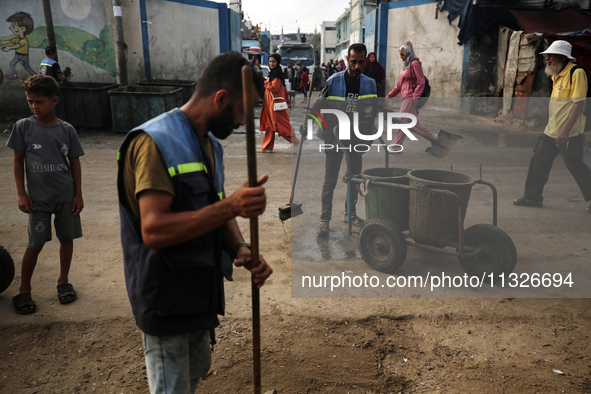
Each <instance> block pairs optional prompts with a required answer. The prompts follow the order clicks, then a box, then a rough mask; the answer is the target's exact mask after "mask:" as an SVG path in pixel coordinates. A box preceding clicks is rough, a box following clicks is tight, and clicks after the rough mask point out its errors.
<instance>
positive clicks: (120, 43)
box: [44, 0, 127, 86]
mask: <svg viewBox="0 0 591 394" xmlns="http://www.w3.org/2000/svg"><path fill="white" fill-rule="evenodd" d="M44 1H49V0H44ZM113 16H114V17H115V57H116V64H117V82H118V83H119V85H121V86H127V45H126V44H125V40H124V39H123V17H122V11H121V0H113Z"/></svg>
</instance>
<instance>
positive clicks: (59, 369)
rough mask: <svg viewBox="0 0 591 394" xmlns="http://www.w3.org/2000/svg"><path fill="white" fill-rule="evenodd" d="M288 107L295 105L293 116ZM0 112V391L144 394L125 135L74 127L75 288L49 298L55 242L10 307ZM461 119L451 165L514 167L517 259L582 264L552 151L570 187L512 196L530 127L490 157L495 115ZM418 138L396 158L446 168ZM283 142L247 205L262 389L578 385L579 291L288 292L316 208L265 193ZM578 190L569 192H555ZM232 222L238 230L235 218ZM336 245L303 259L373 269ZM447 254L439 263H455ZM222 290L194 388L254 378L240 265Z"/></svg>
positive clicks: (235, 146) (7, 187) (526, 263)
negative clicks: (223, 310) (538, 203)
mask: <svg viewBox="0 0 591 394" xmlns="http://www.w3.org/2000/svg"><path fill="white" fill-rule="evenodd" d="M298 111H299V110H298ZM298 111H295V110H294V111H293V112H292V113H293V114H294V118H297V116H298V115H296V112H298ZM427 120H428V121H426V122H425V124H427V125H428V126H429V124H432V125H436V124H437V120H436V119H429V118H427ZM0 121H1V122H2V123H1V124H0V131H2V130H4V131H3V133H2V134H0V143H1V146H3V148H2V149H0V192H1V195H2V197H3V198H2V200H1V201H0V216H1V218H2V222H1V223H0V244H2V245H3V246H4V247H5V248H6V249H7V250H8V251H9V253H10V254H11V255H12V257H13V259H14V261H15V265H16V270H17V274H16V277H15V280H14V282H13V283H12V285H11V286H10V287H9V288H8V289H7V290H6V291H5V292H4V293H2V294H0V392H2V393H78V392H82V393H86V392H93V391H94V392H100V393H145V392H147V391H148V389H147V380H146V376H145V366H144V361H143V351H142V344H141V337H140V332H139V330H138V329H137V327H136V326H135V323H134V321H133V317H132V316H131V310H130V307H129V302H128V300H127V295H126V292H125V284H124V278H123V268H122V253H121V247H120V240H119V218H118V209H117V196H116V187H115V174H116V161H115V158H116V151H117V148H118V145H119V143H120V141H121V138H122V135H120V134H113V133H111V132H108V131H91V130H80V132H79V133H80V138H81V142H82V145H83V147H84V149H85V152H86V155H85V156H83V158H82V160H81V161H82V171H83V195H84V201H85V209H84V211H83V212H82V223H83V231H84V237H83V238H82V239H80V240H78V241H76V242H75V244H74V260H73V265H72V272H71V276H70V281H71V282H72V283H73V284H74V286H75V288H76V290H77V291H78V300H77V301H76V302H74V303H72V304H69V305H60V304H59V302H58V300H57V294H56V289H55V286H56V279H57V274H58V260H57V258H58V242H57V241H56V240H54V241H52V242H50V243H48V244H47V245H46V246H45V249H44V250H43V252H42V253H41V255H40V258H39V262H38V266H37V269H36V271H35V275H34V278H33V297H34V299H35V301H36V303H37V308H38V309H37V312H36V313H35V314H33V315H25V316H21V315H16V314H15V313H14V311H13V308H12V302H11V298H12V296H13V295H15V294H16V293H17V292H18V285H19V282H20V280H19V278H20V272H19V271H20V260H21V258H22V254H23V252H24V248H25V245H26V240H27V230H26V216H25V215H24V214H22V213H20V212H19V211H18V208H17V204H16V202H17V198H16V192H15V187H14V180H13V177H12V169H11V166H12V152H11V151H10V149H8V148H6V147H4V145H5V143H6V140H7V138H8V135H9V132H10V128H11V124H12V122H13V121H14V118H13V117H11V116H9V117H5V118H4V119H0ZM468 123H469V124H470V127H471V128H472V130H474V131H475V133H477V132H479V131H481V132H482V133H481V134H470V133H468V132H466V135H465V141H464V142H463V143H464V144H465V147H466V148H468V147H473V149H472V150H471V151H469V152H468V151H466V152H465V153H461V152H458V153H457V155H458V156H457V162H455V163H456V164H454V168H456V166H459V167H460V168H463V169H464V170H466V171H467V170H469V171H472V172H477V171H478V170H477V169H474V168H473V167H475V166H476V163H479V162H482V161H484V162H485V163H489V165H490V167H491V168H493V169H492V170H491V171H490V173H491V174H492V177H493V179H495V182H496V180H499V181H501V180H502V179H503V176H504V175H507V174H509V173H511V174H512V175H511V177H510V180H511V181H510V182H509V181H508V182H507V184H503V185H500V187H499V192H500V194H501V200H500V201H502V202H499V212H500V213H499V215H500V218H499V220H500V223H502V226H501V227H503V228H504V229H505V230H506V231H507V232H508V233H509V235H510V236H511V237H512V239H513V241H514V242H515V244H516V246H517V249H518V252H519V259H520V260H519V262H518V268H517V269H516V271H519V270H520V269H525V268H520V267H532V266H535V265H536V264H538V263H540V264H544V263H550V262H552V264H554V265H555V266H556V267H557V269H558V268H559V267H560V266H561V265H562V264H564V263H567V262H571V261H572V262H574V263H576V264H578V265H585V264H588V262H589V261H591V258H590V257H591V256H590V252H589V246H590V245H589V233H590V232H591V227H590V225H589V219H591V218H590V217H589V215H588V214H585V213H584V207H585V205H584V202H581V201H580V200H581V199H580V195H579V194H580V193H579V192H578V189H577V188H576V185H574V181H572V178H570V179H569V178H568V177H570V175H568V172H566V169H565V168H564V164H563V163H561V162H559V161H560V160H557V162H556V169H555V171H556V173H555V174H556V175H553V178H552V180H551V181H552V182H555V184H557V183H559V182H561V181H562V179H564V183H565V185H566V186H564V188H566V189H567V190H566V191H565V190H562V193H560V192H561V191H560V190H558V191H555V192H549V198H552V197H554V196H555V198H554V201H555V202H554V203H552V202H549V205H548V208H544V209H545V211H543V213H542V214H539V213H538V212H533V211H531V210H527V209H525V210H524V209H521V210H518V209H513V208H512V207H511V205H510V202H508V201H509V198H513V197H517V196H518V195H519V193H520V192H521V191H522V187H523V179H524V176H525V171H526V169H527V161H528V159H529V156H530V155H531V141H534V143H535V136H534V135H529V136H526V138H525V140H526V141H525V142H524V143H523V145H521V144H519V143H515V144H513V143H510V144H509V148H508V149H507V153H505V155H506V156H503V157H502V158H499V157H495V156H494V155H495V154H497V155H498V146H499V143H498V141H497V137H494V138H493V137H491V136H490V133H489V134H487V133H486V132H485V131H486V130H490V129H491V128H494V127H495V124H494V122H493V121H491V120H490V119H481V118H475V117H474V118H470V119H469V121H468ZM503 127H505V128H506V127H507V125H503ZM515 133H516V134H518V133H523V132H522V131H516V132H515ZM516 134H515V135H516ZM510 136H513V134H511V135H510ZM493 139H494V140H495V141H494V142H492V143H488V142H486V141H488V140H491V141H492V140H493ZM506 141H512V138H507V140H506ZM257 142H258V143H259V144H260V142H261V136H260V135H259V136H258V137H257ZM224 146H225V149H226V173H227V182H226V191H227V192H228V193H231V192H232V191H233V190H234V189H235V188H236V187H237V186H238V185H240V184H241V183H243V182H244V181H246V158H245V150H244V134H236V135H233V136H231V137H230V138H229V139H228V140H226V141H224ZM426 146H427V145H425V142H424V141H423V142H422V143H421V145H417V147H416V148H413V149H409V152H405V153H404V154H405V155H406V156H404V157H405V158H408V164H409V165H413V166H417V167H420V166H423V167H429V166H440V168H448V169H449V163H445V164H444V163H437V162H436V161H434V160H435V159H433V158H431V157H428V155H426V154H423V153H422V150H424V148H425V147H426ZM505 146H507V144H506V143H505ZM289 152H290V149H289V146H288V145H287V144H285V143H284V142H278V144H277V147H276V152H274V153H273V154H265V155H263V154H259V155H258V156H259V157H258V166H259V169H258V171H259V174H262V173H269V174H270V175H271V178H270V181H269V183H268V185H267V191H268V209H267V211H266V212H265V214H264V215H263V216H262V217H261V218H260V233H261V252H262V253H263V255H264V256H265V258H266V260H267V261H269V263H270V264H272V266H273V268H274V274H273V276H272V278H271V279H270V280H269V281H268V283H267V284H266V285H265V286H264V288H263V289H262V290H261V315H262V318H261V326H262V331H261V347H262V386H263V392H265V391H266V390H269V389H272V388H275V389H277V390H278V392H279V393H399V392H402V393H450V392H457V393H464V392H476V393H489V392H504V393H526V392H527V393H546V392H569V393H585V392H591V374H590V372H591V371H590V369H591V345H590V343H591V341H590V335H591V308H590V306H591V303H590V302H589V299H588V298H570V299H569V298H535V299H534V298H515V297H512V296H511V297H509V296H500V297H497V298H478V297H457V298H424V297H421V298H416V297H415V298H413V297H407V298H396V297H383V296H375V295H374V296H370V297H368V298H364V297H363V296H361V297H359V296H352V297H350V298H304V297H299V298H296V297H293V296H292V290H293V286H294V283H292V275H293V273H292V266H291V265H292V258H291V254H290V251H291V248H292V243H291V234H292V228H291V226H292V225H293V226H298V231H299V232H300V233H301V232H302V231H304V230H305V229H307V231H308V233H309V234H315V232H314V226H315V225H316V223H317V214H318V212H319V211H318V210H317V208H316V207H308V206H306V205H304V209H305V211H306V213H305V215H303V216H302V217H303V220H300V221H294V222H293V223H292V221H287V222H285V223H281V221H280V220H279V219H278V214H277V208H276V207H278V206H280V205H283V204H285V203H286V202H287V201H288V200H289V194H290V179H291V159H292V155H290V153H289ZM495 152H496V153H495ZM476 156H477V158H476ZM586 161H587V162H589V156H587V158H586ZM308 162H309V163H311V162H312V160H310V161H308ZM471 164H474V165H471ZM462 166H463V167H462ZM507 167H512V168H513V170H511V171H509V170H507ZM309 171H311V174H312V175H313V176H307V177H306V179H307V182H312V181H313V180H315V181H316V182H317V183H319V182H320V179H321V177H322V174H323V167H321V166H320V167H319V166H316V168H315V169H311V170H309ZM553 174H554V173H553ZM507 176H508V175H507ZM339 187H342V186H339ZM561 187H563V186H561ZM339 190H341V189H339ZM341 191H342V190H341ZM341 194H343V193H341ZM576 195H579V199H578V200H577V199H572V198H571V199H570V201H567V200H566V199H568V198H570V197H571V196H576ZM486 198H488V197H486ZM486 198H485V197H482V198H480V197H475V204H476V205H475V207H476V208H475V209H474V211H475V216H476V217H477V218H480V216H483V217H484V216H486V215H488V212H489V211H488V210H489V209H490V204H485V202H484V200H486ZM335 207H336V203H335ZM481 211H482V212H481ZM536 215H538V216H536ZM539 215H542V216H539ZM543 215H547V216H543ZM467 220H468V219H467ZM333 222H334V230H335V231H336V233H337V234H340V235H338V236H337V238H334V239H333V238H330V239H329V241H334V242H333V243H334V244H336V245H337V246H336V247H335V246H334V244H333V245H332V246H331V247H334V248H335V249H336V250H337V252H336V254H339V253H341V254H342V250H340V249H339V246H338V245H340V242H345V241H343V239H348V240H349V241H347V242H349V243H351V242H352V241H351V239H355V237H356V236H354V235H353V236H350V237H349V236H346V235H342V234H344V229H345V227H344V224H342V223H341V224H337V221H336V220H335V221H333ZM333 222H331V226H333ZM294 223H295V224H294ZM239 224H240V226H241V227H242V229H243V232H244V233H245V234H246V235H248V222H247V221H245V220H240V221H239ZM294 230H295V227H294ZM561 231H564V232H563V233H560V232H561ZM309 237H312V235H309ZM331 237H332V236H331ZM536 237H538V238H536ZM341 238H342V239H341ZM353 243H354V242H353ZM310 249H311V250H313V251H315V252H310V253H312V254H314V253H316V252H317V253H318V254H320V253H321V252H322V246H321V245H320V244H318V245H317V244H316V243H314V244H313V245H312V246H310ZM557 250H558V251H559V252H564V253H559V252H558V251H557ZM301 254H302V253H301ZM303 255H305V253H303ZM333 259H334V260H335V261H334V262H333V261H327V260H326V259H325V260H322V259H314V258H312V259H309V260H310V261H312V262H313V263H314V264H315V266H316V267H327V268H328V267H333V268H334V267H339V268H340V267H344V268H343V269H348V270H351V271H352V272H356V273H358V272H370V273H375V271H372V270H371V269H369V267H367V266H366V265H365V263H364V262H363V261H362V260H360V258H359V256H358V254H355V253H353V255H352V256H351V255H349V256H348V257H336V258H335V257H333ZM408 259H409V260H412V262H416V264H418V265H420V264H427V266H429V265H428V264H434V263H433V262H437V261H439V260H438V259H439V257H438V256H435V255H433V254H428V253H427V254H422V253H417V252H413V253H409V258H408ZM427 260H429V261H430V263H429V261H427ZM446 261H447V260H446ZM408 264H410V266H412V264H411V263H408ZM453 264H455V265H454V267H453V268H450V269H452V270H458V268H457V267H456V265H457V263H453ZM405 266H406V264H405ZM431 267H432V266H431ZM294 268H295V267H294ZM460 271H461V270H460ZM460 271H458V272H460ZM226 294H227V295H226V304H227V311H228V312H227V315H226V316H225V317H222V318H221V326H220V327H219V329H218V330H217V339H218V343H217V345H216V346H215V351H214V354H213V366H212V369H211V371H210V373H209V375H208V376H207V378H206V379H205V380H204V381H203V384H202V386H201V388H200V390H201V391H202V392H205V393H242V392H251V391H252V387H253V373H252V332H251V328H252V325H251V308H250V284H249V275H248V274H247V273H246V272H245V271H244V270H236V271H235V274H234V282H231V283H227V285H226ZM564 297H568V294H567V295H564Z"/></svg>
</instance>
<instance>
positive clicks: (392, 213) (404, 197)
mask: <svg viewBox="0 0 591 394" xmlns="http://www.w3.org/2000/svg"><path fill="white" fill-rule="evenodd" d="M409 171H410V170H409V169H408V168H394V167H387V168H371V169H369V170H365V171H363V172H362V173H361V178H363V179H369V180H372V181H378V182H387V183H397V184H401V185H408V178H407V177H406V174H407V173H408V172H409ZM366 191H367V194H366V196H365V219H366V220H371V219H388V220H390V221H392V222H394V223H395V224H397V225H398V226H399V227H400V229H401V230H408V198H409V195H408V190H403V189H398V188H396V187H390V186H384V185H376V184H373V183H371V182H370V183H369V185H368V186H367V190H366Z"/></svg>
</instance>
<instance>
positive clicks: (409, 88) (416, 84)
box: [386, 41, 433, 146]
mask: <svg viewBox="0 0 591 394" xmlns="http://www.w3.org/2000/svg"><path fill="white" fill-rule="evenodd" d="M399 53H400V58H401V59H402V61H403V62H404V67H403V68H402V71H400V77H399V78H398V82H397V83H396V86H395V87H394V89H392V90H391V91H390V93H388V94H387V95H386V97H387V98H391V97H396V96H397V95H398V93H400V96H401V97H402V105H401V106H400V112H404V113H409V114H413V115H414V116H416V117H417V125H416V126H415V127H416V128H417V129H419V130H421V131H423V132H425V133H427V134H428V135H431V136H433V133H432V132H431V131H429V130H428V129H427V128H426V127H425V126H423V125H422V124H421V122H419V120H418V115H419V110H418V109H417V103H418V100H419V98H420V97H421V94H422V93H423V89H424V88H425V75H424V74H423V67H422V66H421V62H420V61H419V59H418V58H417V56H416V55H415V51H414V49H413V48H412V43H411V42H410V41H406V42H405V43H404V45H403V46H401V47H400V50H399ZM400 120H401V121H402V122H404V123H410V119H408V118H403V119H400ZM405 138H406V134H404V132H403V131H402V130H398V133H397V134H396V137H395V138H394V141H392V145H402V143H403V142H404V139H405ZM392 145H391V146H392Z"/></svg>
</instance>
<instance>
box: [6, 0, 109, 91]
mask: <svg viewBox="0 0 591 394" xmlns="http://www.w3.org/2000/svg"><path fill="white" fill-rule="evenodd" d="M6 3H8V4H6ZM51 7H52V9H51V12H52V17H53V25H54V34H55V41H56V46H57V48H58V52H59V53H63V52H64V51H65V52H69V53H70V54H71V55H73V56H75V57H76V58H77V59H80V60H81V61H83V62H85V63H88V64H90V65H92V66H95V67H97V68H99V69H101V70H104V71H105V72H107V73H108V74H109V75H111V76H113V77H114V76H115V55H114V50H113V38H112V33H111V26H110V25H109V24H107V19H106V15H105V13H104V9H103V5H102V4H101V2H100V0H59V1H52V2H51ZM26 8H27V7H26V4H23V2H21V1H18V0H13V1H11V0H8V1H7V0H3V7H2V11H1V13H0V49H1V51H0V84H1V83H2V82H3V81H4V79H6V80H10V79H18V80H23V79H26V78H28V77H29V75H32V74H36V73H37V72H38V68H39V64H38V62H33V61H32V60H31V53H32V52H34V53H35V55H36V56H35V57H36V58H41V59H42V58H44V57H45V53H44V49H45V47H46V46H47V37H46V32H45V25H44V22H45V19H44V15H43V10H42V7H40V6H39V4H35V5H33V4H31V9H30V10H29V9H26ZM91 11H92V13H91ZM3 20H4V21H5V22H4V23H5V26H3V25H2V22H1V21H3ZM35 25H37V27H35ZM39 25H41V26H39ZM5 28H6V30H9V31H10V33H12V34H9V35H4V34H2V32H3V31H4V29H5ZM7 54H11V55H12V56H8V57H7V56H6V55H7ZM62 61H63V60H62V59H60V63H61V62H62ZM64 66H65V65H64ZM74 73H75V71H74Z"/></svg>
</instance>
